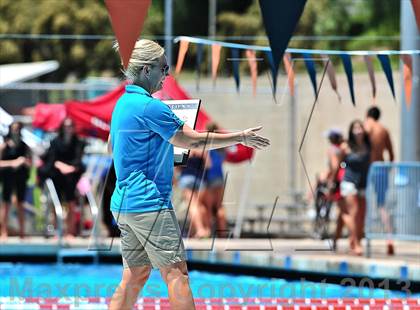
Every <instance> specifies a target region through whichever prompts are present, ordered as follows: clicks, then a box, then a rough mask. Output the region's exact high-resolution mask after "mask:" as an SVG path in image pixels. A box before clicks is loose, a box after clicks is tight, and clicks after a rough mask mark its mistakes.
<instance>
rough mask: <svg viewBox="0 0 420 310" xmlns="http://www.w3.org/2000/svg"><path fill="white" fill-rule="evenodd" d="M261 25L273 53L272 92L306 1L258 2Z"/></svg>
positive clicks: (274, 0) (270, 0)
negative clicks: (280, 65)
mask: <svg viewBox="0 0 420 310" xmlns="http://www.w3.org/2000/svg"><path fill="white" fill-rule="evenodd" d="M259 3H260V9H261V14H262V18H263V24H264V26H265V31H266V33H267V37H268V40H269V42H270V47H271V50H272V53H273V69H272V70H273V77H274V76H275V77H276V78H273V91H274V93H275V90H276V83H277V73H278V69H279V64H280V61H281V59H282V58H283V53H284V51H285V49H286V47H287V45H288V43H289V40H290V38H291V36H292V34H293V32H294V31H295V28H296V25H297V23H298V21H299V19H300V16H301V15H302V12H303V9H304V7H305V4H306V0H293V1H287V3H285V2H284V1H279V0H260V1H259Z"/></svg>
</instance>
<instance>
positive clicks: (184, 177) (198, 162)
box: [178, 150, 211, 238]
mask: <svg viewBox="0 0 420 310" xmlns="http://www.w3.org/2000/svg"><path fill="white" fill-rule="evenodd" d="M207 155H208V152H203V151H199V150H191V151H190V154H189V157H188V161H187V165H186V166H185V167H183V168H182V169H181V173H180V176H179V181H178V187H179V188H180V189H181V190H182V199H183V200H184V202H185V203H186V204H187V205H188V216H189V219H190V222H191V225H190V230H189V233H188V235H189V236H191V237H193V238H208V237H210V234H211V231H210V227H209V226H208V225H206V224H205V223H206V217H207V214H206V206H205V205H204V202H203V194H204V191H205V187H206V183H205V180H204V173H205V169H206V167H207V166H208V165H209V161H208V156H207Z"/></svg>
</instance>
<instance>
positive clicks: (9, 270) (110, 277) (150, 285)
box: [0, 263, 420, 298]
mask: <svg viewBox="0 0 420 310" xmlns="http://www.w3.org/2000/svg"><path fill="white" fill-rule="evenodd" d="M121 273H122V267H121V265H80V264H62V265H60V264H42V265H37V264H11V263H0V297H6V296H9V297H70V296H75V297H92V296H95V297H110V296H112V294H113V292H114V290H115V288H116V286H117V285H118V283H119V281H120V279H121ZM190 283H191V287H192V290H193V295H194V297H195V298H221V297H224V298H229V297H238V298H241V297H242V298H248V297H250V298H251V297H257V298H258V297H273V298H274V297H281V298H338V297H345V298H356V297H358V298H402V297H409V295H408V294H407V293H404V292H401V291H390V290H384V289H370V288H368V287H362V288H359V287H350V286H347V287H345V286H340V285H335V284H326V283H314V282H303V281H287V280H283V279H274V278H273V279H269V278H257V277H251V276H237V275H229V274H214V273H206V272H199V271H191V272H190ZM142 296H144V297H167V291H166V286H165V284H164V282H163V280H162V279H161V276H160V273H159V271H157V270H153V271H152V273H151V276H150V278H149V280H148V282H147V283H146V286H145V287H144V289H143V291H142ZM410 297H420V294H415V295H410Z"/></svg>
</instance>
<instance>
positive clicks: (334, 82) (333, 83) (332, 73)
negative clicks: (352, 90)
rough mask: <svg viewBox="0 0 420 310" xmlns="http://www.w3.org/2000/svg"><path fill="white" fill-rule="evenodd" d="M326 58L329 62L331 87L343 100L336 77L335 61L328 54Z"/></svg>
mask: <svg viewBox="0 0 420 310" xmlns="http://www.w3.org/2000/svg"><path fill="white" fill-rule="evenodd" d="M324 60H325V62H326V63H327V75H328V79H329V80H330V84H331V87H332V89H333V90H334V91H335V93H336V94H337V97H338V101H340V102H341V95H340V93H339V92H338V86H337V79H336V75H335V69H334V65H333V63H332V62H331V59H330V58H329V57H328V56H325V57H324Z"/></svg>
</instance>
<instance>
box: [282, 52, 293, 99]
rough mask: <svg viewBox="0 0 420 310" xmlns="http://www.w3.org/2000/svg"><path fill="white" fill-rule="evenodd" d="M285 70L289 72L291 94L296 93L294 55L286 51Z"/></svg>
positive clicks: (284, 57) (288, 79)
mask: <svg viewBox="0 0 420 310" xmlns="http://www.w3.org/2000/svg"><path fill="white" fill-rule="evenodd" d="M283 63H284V70H285V71H286V74H287V82H288V84H289V91H290V95H291V96H292V97H293V96H294V95H295V72H294V71H293V65H292V57H291V56H290V54H289V53H285V54H284V56H283Z"/></svg>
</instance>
